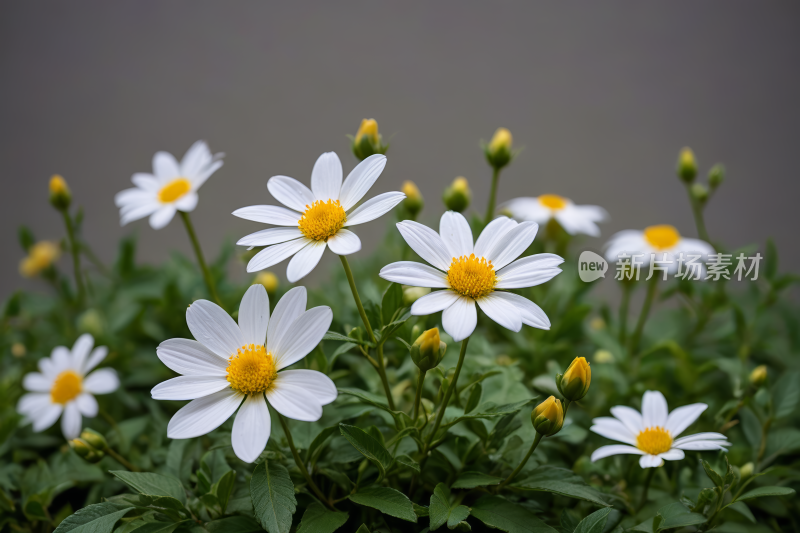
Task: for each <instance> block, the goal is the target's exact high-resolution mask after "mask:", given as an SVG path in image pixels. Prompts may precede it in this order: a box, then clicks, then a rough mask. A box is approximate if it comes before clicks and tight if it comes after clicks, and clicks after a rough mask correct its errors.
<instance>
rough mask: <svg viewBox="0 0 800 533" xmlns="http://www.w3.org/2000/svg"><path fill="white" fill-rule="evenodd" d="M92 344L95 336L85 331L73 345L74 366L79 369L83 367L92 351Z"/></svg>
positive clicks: (72, 364)
mask: <svg viewBox="0 0 800 533" xmlns="http://www.w3.org/2000/svg"><path fill="white" fill-rule="evenodd" d="M92 346H94V337H92V336H91V335H89V334H88V333H84V334H83V335H81V336H80V337H78V340H76V341H75V344H73V345H72V353H71V355H72V362H71V366H72V368H74V369H76V370H78V371H80V369H82V368H83V365H84V364H85V363H86V359H87V357H89V352H91V351H92Z"/></svg>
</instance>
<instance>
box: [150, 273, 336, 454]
mask: <svg viewBox="0 0 800 533" xmlns="http://www.w3.org/2000/svg"><path fill="white" fill-rule="evenodd" d="M332 319H333V313H332V312H331V309H330V307H325V306H322V307H315V308H313V309H309V310H308V311H306V289H305V287H295V288H294V289H292V290H290V291H289V292H287V293H286V294H285V295H284V296H283V298H281V300H280V301H279V302H278V304H277V305H276V306H275V311H274V312H273V313H272V316H271V317H270V313H269V297H268V296H267V291H266V290H265V289H264V286H263V285H253V286H251V287H250V288H249V289H248V290H247V292H246V293H245V295H244V297H243V298H242V302H241V304H240V305H239V323H238V324H237V323H236V322H234V321H233V319H232V318H231V317H230V315H228V313H226V312H225V311H224V310H223V309H222V308H221V307H219V306H218V305H216V304H213V303H211V302H209V301H207V300H197V301H196V302H194V303H193V304H192V305H191V306H190V307H189V309H188V310H187V311H186V323H187V324H188V325H189V330H190V331H191V332H192V335H194V338H195V339H197V340H188V339H170V340H167V341H164V342H162V343H161V344H160V345H159V346H158V350H157V354H158V357H159V359H161V361H162V362H163V363H164V364H165V365H167V366H168V367H169V368H171V369H172V370H174V371H175V372H177V373H179V374H181V376H180V377H176V378H173V379H170V380H168V381H165V382H163V383H160V384H158V385H156V386H155V387H154V388H153V390H152V391H151V393H152V396H153V398H154V399H156V400H192V401H191V402H190V403H189V404H187V405H185V406H184V407H183V408H181V409H180V410H179V411H178V412H177V413H175V416H173V417H172V419H171V420H170V421H169V424H168V426H167V436H168V437H169V438H171V439H189V438H193V437H199V436H200V435H205V434H206V433H209V432H211V431H213V430H215V429H216V428H218V427H219V426H220V425H221V424H222V423H223V422H225V421H226V420H227V419H228V418H230V417H231V415H233V413H234V412H236V410H237V408H238V409H239V412H238V413H237V414H236V419H235V420H234V422H233V433H232V434H231V443H232V444H233V451H234V452H235V453H236V456H237V457H239V458H240V459H242V460H243V461H246V462H248V463H252V462H253V461H255V460H256V459H257V458H258V456H259V455H260V454H261V452H262V451H264V448H265V447H266V445H267V440H269V434H270V414H269V409H268V408H267V402H269V404H270V405H271V406H272V407H273V408H274V409H275V410H276V411H277V412H278V413H280V414H281V415H283V416H285V417H288V418H293V419H295V420H304V421H307V422H314V421H316V420H319V418H320V417H321V416H322V406H323V405H327V404H329V403H331V402H332V401H333V400H335V399H336V395H337V392H336V386H335V385H334V384H333V381H331V379H330V378H329V377H328V376H326V375H325V374H323V373H321V372H317V371H314V370H302V369H298V370H283V369H284V368H286V367H288V366H290V365H293V364H294V363H296V362H297V361H299V360H300V359H302V358H303V357H305V356H306V355H307V354H308V353H309V352H310V351H311V350H313V349H314V348H315V347H316V346H317V344H319V342H320V341H321V340H322V336H323V335H325V332H326V331H328V327H329V326H330V325H331V320H332ZM265 397H266V398H265Z"/></svg>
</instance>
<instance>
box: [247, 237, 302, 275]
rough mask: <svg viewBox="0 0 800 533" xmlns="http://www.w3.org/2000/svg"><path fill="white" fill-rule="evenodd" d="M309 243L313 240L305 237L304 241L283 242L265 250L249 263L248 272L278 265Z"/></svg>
mask: <svg viewBox="0 0 800 533" xmlns="http://www.w3.org/2000/svg"><path fill="white" fill-rule="evenodd" d="M309 242H311V239H307V238H305V237H303V238H302V239H295V240H293V241H288V242H282V243H280V244H275V245H273V246H269V247H267V248H264V249H263V250H261V251H260V252H258V253H257V254H256V255H254V256H253V258H252V259H251V260H250V262H249V263H247V271H248V272H258V271H259V270H264V269H265V268H269V267H271V266H272V265H277V264H278V263H280V262H281V261H283V260H284V259H286V258H288V257H291V256H293V255H294V254H296V253H297V252H299V251H300V250H302V249H303V248H304V247H305V246H306V245H307V244H308V243H309Z"/></svg>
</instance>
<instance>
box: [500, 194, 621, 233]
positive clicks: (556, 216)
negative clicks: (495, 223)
mask: <svg viewBox="0 0 800 533" xmlns="http://www.w3.org/2000/svg"><path fill="white" fill-rule="evenodd" d="M500 210H505V211H507V212H508V213H510V214H511V216H512V217H513V218H515V219H517V220H523V221H526V220H530V221H532V222H536V223H537V224H547V223H548V222H550V221H551V220H555V221H556V222H558V223H559V224H560V225H561V227H562V228H564V231H566V232H567V233H569V234H570V235H577V234H579V233H582V234H584V235H589V236H591V237H599V236H600V228H599V227H598V226H597V223H598V222H604V221H605V220H607V219H608V213H607V212H606V210H605V209H603V208H602V207H600V206H597V205H575V204H574V203H572V200H570V199H569V198H564V197H563V196H559V195H557V194H543V195H541V196H539V197H536V198H530V197H529V198H514V199H513V200H509V201H508V202H505V203H504V204H502V205H501V206H500Z"/></svg>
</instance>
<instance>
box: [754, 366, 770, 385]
mask: <svg viewBox="0 0 800 533" xmlns="http://www.w3.org/2000/svg"><path fill="white" fill-rule="evenodd" d="M765 381H767V365H759V366H757V367H755V368H754V369H753V371H752V372H750V383H752V384H753V385H754V386H756V387H760V386H761V385H763V384H764V382H765Z"/></svg>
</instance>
